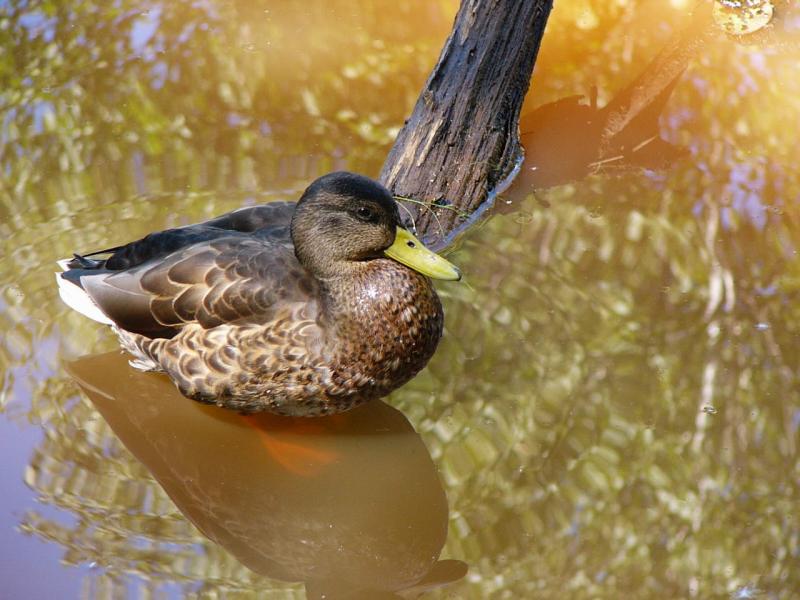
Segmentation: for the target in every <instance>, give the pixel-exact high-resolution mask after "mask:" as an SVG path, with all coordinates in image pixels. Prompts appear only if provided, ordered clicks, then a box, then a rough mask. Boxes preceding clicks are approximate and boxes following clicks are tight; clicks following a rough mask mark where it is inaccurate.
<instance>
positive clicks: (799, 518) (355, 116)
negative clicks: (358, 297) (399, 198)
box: [0, 0, 800, 599]
mask: <svg viewBox="0 0 800 600" xmlns="http://www.w3.org/2000/svg"><path fill="white" fill-rule="evenodd" d="M691 4H692V3H690V2H686V1H683V0H673V1H671V2H655V1H652V0H638V1H627V2H626V1H621V2H613V3H609V2H600V1H590V0H562V1H559V2H558V3H557V6H556V8H555V10H554V12H553V13H552V16H551V18H550V21H549V23H548V27H547V31H546V34H545V38H544V41H543V44H542V48H541V51H540V54H539V58H538V60H537V64H536V68H535V72H534V77H533V83H532V87H531V91H530V93H529V95H528V98H527V99H526V103H525V107H524V109H523V113H524V114H523V118H522V120H521V131H522V134H523V142H524V144H525V146H526V149H527V159H526V162H525V164H524V165H523V169H522V172H521V175H520V177H519V178H518V180H517V182H516V183H515V185H514V186H513V187H512V188H511V189H510V190H508V191H507V192H506V193H504V195H503V196H502V197H500V198H499V199H498V200H497V203H496V205H495V207H494V208H493V210H492V211H491V214H490V215H489V216H488V218H487V219H486V220H485V221H483V222H482V223H481V224H480V225H479V226H476V227H474V228H473V229H472V230H470V231H469V232H468V234H467V235H466V236H464V237H462V238H461V239H460V240H458V242H457V243H456V245H455V246H454V247H453V248H450V249H449V250H448V252H447V256H448V258H449V259H450V260H451V261H452V262H454V263H455V264H457V265H459V267H461V268H462V270H463V271H464V273H465V281H464V282H463V283H460V284H452V283H443V284H437V288H438V290H439V293H440V296H441V297H442V298H443V302H444V305H445V313H446V331H445V337H444V338H443V340H442V342H441V344H440V347H439V350H438V352H437V354H436V355H435V356H434V358H433V360H432V361H431V363H430V364H429V366H428V368H427V369H425V370H424V371H423V372H422V373H421V374H420V375H418V376H417V377H416V378H415V379H414V380H412V381H411V382H410V383H409V384H407V385H406V386H404V387H403V388H401V389H400V390H398V391H396V392H395V393H393V394H392V395H390V396H389V397H388V398H386V399H385V400H384V401H381V402H374V403H372V404H369V405H367V406H364V407H361V408H359V409H356V410H355V411H352V412H350V413H346V414H344V415H340V416H336V417H333V418H325V419H313V420H302V419H300V420H291V419H279V418H276V417H270V416H265V415H259V416H255V417H243V416H240V415H238V414H235V413H230V412H225V411H221V410H219V409H216V408H214V407H205V406H201V405H198V404H196V403H193V402H191V401H189V400H186V399H184V398H183V397H182V396H180V394H178V393H177V392H176V391H175V389H174V387H173V386H172V385H171V384H170V383H169V382H168V381H167V380H166V379H164V378H163V377H162V376H160V375H155V374H147V373H139V372H136V371H134V370H133V369H131V368H130V367H129V366H128V365H127V359H126V357H125V356H124V355H122V354H121V353H120V352H119V350H117V344H116V340H115V338H114V336H113V334H112V333H111V332H110V331H109V330H107V329H105V328H103V327H102V326H100V325H98V324H96V323H93V322H89V321H88V320H86V319H84V318H82V317H81V316H80V315H78V314H76V313H74V312H72V311H70V310H69V309H67V308H66V307H65V306H64V305H63V304H62V303H61V302H60V301H59V298H58V293H57V290H56V286H55V282H54V280H53V272H54V271H55V269H56V266H55V261H56V260H57V259H59V258H62V257H65V256H69V255H70V254H71V253H72V252H73V251H87V250H93V249H99V248H105V247H109V246H113V245H115V244H118V243H120V242H122V241H128V240H132V239H135V238H137V237H140V236H142V235H144V234H146V233H148V232H150V231H153V230H156V229H162V228H165V227H171V226H177V225H182V224H187V223H191V222H194V221H198V220H202V219H205V218H209V217H212V216H215V215H217V214H220V213H222V212H225V211H227V210H231V209H233V208H235V207H239V206H242V205H248V204H255V203H262V202H270V201H274V200H285V199H295V198H297V197H298V195H299V194H300V193H301V192H302V190H303V188H304V187H305V185H307V184H308V183H309V182H310V181H311V180H312V179H314V178H315V177H317V176H319V175H322V174H324V173H326V172H329V171H332V170H336V169H348V170H353V171H357V172H361V173H364V174H366V175H370V176H377V174H378V172H379V171H380V167H381V164H382V161H383V159H384V157H385V156H386V154H387V152H388V150H389V148H390V147H391V143H392V140H393V139H394V136H395V135H396V134H397V131H398V130H399V128H400V127H401V126H402V124H403V120H404V118H406V117H407V115H408V114H409V112H410V110H411V107H412V106H413V103H414V102H415V101H416V97H417V95H418V93H419V91H420V89H421V87H422V85H423V83H424V81H425V78H426V77H427V74H428V72H429V71H430V68H431V66H432V65H433V64H434V61H435V60H436V56H437V55H438V52H439V49H440V48H441V46H442V44H443V42H444V40H445V38H446V37H447V34H448V32H449V30H450V26H451V24H452V19H453V16H454V14H455V11H456V9H457V2H455V1H454V0H438V1H435V2H431V1H430V0H401V1H397V0H395V1H394V2H383V1H381V2H364V1H362V0H358V1H355V2H353V1H345V0H334V1H331V2H327V3H325V4H322V3H302V2H280V3H276V2H266V1H261V2H259V1H255V0H253V1H248V2H240V1H237V2H218V1H216V0H207V1H198V2H192V3H188V2H187V3H170V2H160V1H157V0H118V1H116V2H109V3H100V2H92V1H89V0H80V1H78V2H73V3H70V4H69V7H68V8H67V7H66V5H62V3H58V2H51V1H42V2H33V1H30V2H28V1H24V0H20V1H19V2H9V3H5V2H0V43H2V45H3V47H4V49H6V50H8V51H5V52H3V53H2V54H0V117H1V118H2V126H1V127H0V168H2V185H0V232H1V233H2V241H0V244H1V246H0V248H2V256H3V257H4V260H3V261H2V263H0V485H1V486H2V489H3V494H2V496H0V557H1V558H2V560H0V580H1V581H2V582H3V584H2V586H3V588H2V590H3V591H2V594H0V595H2V596H3V597H8V598H26V599H34V598H126V597H131V598H139V597H141V598H150V597H158V598H162V597H163V598H184V597H186V598H201V597H202V598H245V597H247V598H250V597H259V598H320V599H321V598H370V599H371V598H401V597H407V598H408V597H417V596H419V595H422V597H425V598H537V599H547V598H575V599H582V598H587V599H588V598H608V599H615V598H664V599H666V598H670V599H671V598H703V599H706V598H775V599H789V598H797V597H798V596H800V379H799V378H798V375H799V374H800V258H798V245H800V172H799V171H798V169H797V165H798V164H800V145H798V144H797V131H798V123H800V77H798V76H797V64H798V60H800V12H798V10H797V8H796V7H795V6H793V3H789V2H778V1H776V2H773V3H771V4H770V6H771V5H772V4H774V5H775V6H774V9H775V10H774V15H771V19H770V23H769V24H768V25H767V26H766V27H762V25H759V28H760V29H759V30H758V31H755V32H753V33H748V34H747V35H742V36H739V37H737V36H736V35H733V34H729V33H725V31H727V30H726V28H725V27H724V26H723V25H722V24H720V23H719V22H718V21H717V22H715V21H714V20H713V19H710V17H709V16H708V15H706V16H704V17H701V16H700V15H699V14H698V12H695V14H692V11H691ZM727 4H735V3H727ZM795 317H798V318H797V319H795Z"/></svg>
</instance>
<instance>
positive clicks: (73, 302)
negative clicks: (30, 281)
mask: <svg viewBox="0 0 800 600" xmlns="http://www.w3.org/2000/svg"><path fill="white" fill-rule="evenodd" d="M68 261H69V259H65V260H60V261H58V265H59V266H60V267H61V268H62V269H63V270H65V271H66V270H67V267H66V263H67V262H68ZM55 276H56V282H57V283H58V295H59V296H61V300H63V301H64V304H66V305H67V306H69V307H70V308H71V309H72V310H75V311H78V312H79V313H81V314H82V315H83V316H84V317H88V318H90V319H91V320H92V321H97V322H98V323H103V324H104V325H113V324H114V322H113V321H112V320H111V319H109V318H108V317H107V316H106V315H105V314H103V311H101V310H100V309H99V308H98V307H97V305H96V304H95V303H94V302H93V301H92V299H91V298H90V297H89V294H87V293H86V292H85V291H84V290H83V289H82V288H80V287H78V286H77V285H75V284H74V283H71V282H69V281H67V280H66V279H64V278H63V277H62V276H61V273H56V274H55Z"/></svg>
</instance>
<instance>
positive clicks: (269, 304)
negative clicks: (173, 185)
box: [63, 173, 443, 416]
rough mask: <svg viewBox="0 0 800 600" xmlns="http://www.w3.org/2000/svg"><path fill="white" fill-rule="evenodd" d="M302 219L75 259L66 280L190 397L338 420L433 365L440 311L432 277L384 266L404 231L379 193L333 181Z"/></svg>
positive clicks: (303, 204)
mask: <svg viewBox="0 0 800 600" xmlns="http://www.w3.org/2000/svg"><path fill="white" fill-rule="evenodd" d="M364 207H367V208H364ZM293 209H294V206H293V205H291V204H288V203H279V204H274V205H264V206H259V207H253V208H250V209H242V210H239V211H235V212H233V213H229V214H228V215H223V216H222V217H219V218H217V219H214V220H213V221H209V222H206V223H203V224H200V225H196V226H192V227H188V228H182V229H178V230H169V231H166V232H160V233H156V234H151V235H150V236H147V237H146V238H143V239H142V240H139V241H137V242H133V243H131V244H128V245H127V246H122V247H120V248H114V249H111V250H110V252H112V254H111V256H110V257H109V258H108V259H106V260H91V259H87V258H84V257H76V259H75V260H74V261H73V262H72V263H71V264H70V266H71V267H72V268H71V270H69V271H67V272H66V273H65V274H63V277H65V278H66V279H68V280H69V281H71V282H73V283H75V284H77V285H80V286H81V287H83V289H84V290H85V292H86V293H87V294H88V295H89V296H90V297H91V300H92V301H93V302H94V303H95V304H96V305H97V306H98V307H99V308H100V309H101V310H102V312H103V313H104V314H105V315H107V316H108V317H109V318H110V319H111V321H113V322H114V324H115V327H116V330H117V333H118V335H119V338H120V341H121V343H122V345H123V347H124V348H125V349H126V350H127V351H128V352H130V353H131V354H132V355H133V356H134V357H135V360H134V361H132V364H134V366H137V367H138V368H141V369H145V370H157V371H164V372H166V373H167V374H168V375H169V376H170V377H171V378H172V380H173V381H174V382H175V383H176V385H177V386H178V388H179V389H180V391H181V392H182V393H183V394H184V395H186V396H188V397H190V398H193V399H195V400H199V401H202V402H208V403H216V404H218V405H220V406H225V407H227V408H232V409H235V410H239V411H242V412H253V411H260V410H267V411H270V412H274V413H278V414H285V415H305V416H313V415H322V414H330V413H334V412H341V411H344V410H347V409H349V408H352V407H354V406H356V405H358V404H361V403H363V402H365V401H367V400H370V399H373V398H379V397H381V396H384V395H386V394H388V393H389V392H390V391H392V390H393V389H395V388H397V387H398V386H400V385H402V384H404V383H405V382H407V381H408V380H409V379H411V378H412V377H413V376H414V375H415V374H416V373H417V372H419V370H420V369H422V368H423V367H424V366H425V364H426V363H427V362H428V360H429V359H430V358H431V356H432V355H433V353H434V351H435V349H436V346H437V344H438V341H439V338H440V337H441V334H442V325H443V314H442V307H441V304H440V302H439V298H438V297H437V295H436V292H435V290H434V288H433V286H432V284H431V281H430V279H429V278H428V277H426V276H425V275H422V274H420V273H418V272H416V271H415V270H412V269H410V268H408V267H406V266H404V265H402V264H400V263H399V262H396V261H395V260H392V259H390V258H387V257H385V256H384V255H383V253H382V252H383V250H384V249H386V248H387V247H388V246H389V245H391V244H392V242H393V241H394V237H395V229H396V227H397V226H398V225H399V218H398V214H397V208H396V205H395V204H394V201H393V200H392V198H391V195H390V194H389V192H388V191H386V190H385V189H384V188H383V187H382V186H380V185H379V184H377V183H375V182H373V181H371V180H369V179H367V178H364V177H360V176H356V175H352V174H347V173H336V174H332V175H328V176H326V177H323V178H320V179H319V180H317V182H315V183H314V184H312V186H310V187H309V189H308V190H307V191H306V193H305V194H304V195H303V198H301V201H300V203H298V205H297V210H296V211H295V210H293ZM367 217H368V218H367ZM290 219H292V222H291V226H290V222H289V221H290ZM290 230H291V235H290ZM409 245H411V244H409Z"/></svg>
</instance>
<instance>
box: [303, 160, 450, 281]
mask: <svg viewBox="0 0 800 600" xmlns="http://www.w3.org/2000/svg"><path fill="white" fill-rule="evenodd" d="M292 241H293V242H294V247H295V254H296V255H297V259H298V260H299V261H300V263H301V264H302V265H303V266H304V267H306V268H307V269H308V270H309V271H311V273H312V274H313V275H315V276H316V277H318V278H320V279H328V278H333V277H341V276H343V275H346V274H348V273H350V272H352V268H353V266H354V263H360V262H363V261H367V260H371V259H375V258H386V257H387V256H388V257H390V258H393V259H394V260H397V261H398V262H401V263H403V264H405V265H407V266H409V267H411V268H412V269H416V270H418V271H420V272H422V273H424V274H426V275H428V276H431V277H441V278H445V279H457V278H458V277H459V276H460V275H459V274H458V270H457V269H455V267H453V266H452V265H450V263H448V262H447V261H445V260H444V259H443V258H441V257H439V256H437V255H435V254H433V253H432V252H430V251H429V250H427V249H426V248H425V247H424V246H423V245H422V243H421V242H419V241H418V240H417V239H416V238H414V237H413V236H411V234H410V233H408V232H407V231H406V230H405V229H403V228H402V227H401V225H400V215H399V213H398V210H397V204H396V203H395V201H394V198H393V197H392V194H391V193H390V192H389V190H387V189H386V188H385V187H383V186H382V185H381V184H380V183H378V182H377V181H374V180H372V179H370V178H368V177H364V176H363V175H356V174H355V173H347V172H344V171H341V172H337V173H330V174H328V175H324V176H322V177H320V178H319V179H317V180H316V181H314V182H313V183H312V184H311V185H310V186H308V188H307V189H306V191H305V192H304V193H303V196H302V197H301V198H300V201H299V202H298V203H297V208H296V209H295V213H294V216H293V217H292ZM396 242H397V244H396ZM400 245H401V246H402V248H398V247H395V246H400ZM442 263H444V265H446V266H447V267H449V270H448V269H445V271H447V272H446V273H443V272H439V271H438V270H437V269H441V268H444V265H443V264H442Z"/></svg>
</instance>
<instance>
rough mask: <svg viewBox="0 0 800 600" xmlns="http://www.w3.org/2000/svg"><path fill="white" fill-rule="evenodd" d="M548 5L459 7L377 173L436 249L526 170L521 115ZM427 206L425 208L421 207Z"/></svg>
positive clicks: (526, 1) (514, 0) (478, 2)
mask: <svg viewBox="0 0 800 600" xmlns="http://www.w3.org/2000/svg"><path fill="white" fill-rule="evenodd" d="M551 8H552V0H462V3H461V7H460V8H459V11H458V14H457V15H456V19H455V23H454V25H453V30H452V32H451V34H450V37H449V38H448V39H447V42H446V43H445V45H444V48H443V49H442V52H441V55H440V56H439V61H438V63H437V64H436V66H435V67H434V69H433V72H432V73H431V75H430V77H429V78H428V81H427V82H426V84H425V87H424V89H423V91H422V93H421V94H420V97H419V99H418V100H417V103H416V105H415V106H414V110H413V112H412V113H411V116H410V117H409V119H408V121H406V124H405V126H404V127H403V129H402V130H401V131H400V134H399V135H398V137H397V140H396V141H395V144H394V146H393V147H392V150H391V151H390V153H389V156H388V158H387V159H386V162H385V163H384V165H383V169H382V171H381V176H380V178H381V181H382V182H383V183H384V184H385V185H386V186H387V187H388V188H389V189H390V190H392V191H393V192H394V193H395V194H397V195H398V196H402V197H406V198H411V199H413V200H414V201H416V202H402V201H401V205H402V207H403V209H404V210H401V212H403V213H405V214H406V216H407V217H408V220H409V221H410V222H411V223H412V225H413V226H414V227H415V228H416V230H417V233H418V234H419V235H420V236H422V238H423V240H424V241H425V242H426V243H427V244H429V245H430V246H431V247H433V248H441V247H443V246H445V245H446V244H447V243H448V242H449V241H450V240H451V239H452V238H453V236H454V235H455V234H457V233H458V232H460V231H462V230H463V229H465V228H466V227H467V226H468V225H469V224H471V223H473V222H474V221H475V220H476V219H477V217H478V216H479V215H480V214H481V213H482V212H483V210H484V209H485V208H486V207H487V206H489V205H490V204H491V200H492V199H493V198H494V196H495V195H496V194H497V193H499V192H500V191H502V189H504V188H505V187H506V186H507V185H508V184H509V183H510V181H511V180H512V179H513V176H514V175H515V174H516V172H517V170H518V168H519V165H520V164H521V160H522V156H523V152H522V148H521V146H520V144H519V127H518V120H519V113H520V108H521V107H522V101H523V100H524V98H525V94H526V92H527V90H528V84H529V81H530V77H531V72H532V70H533V65H534V62H535V60H536V54H537V52H538V50H539V43H540V42H541V39H542V35H543V33H544V28H545V24H546V22H547V17H548V16H549V14H550V10H551ZM419 202H421V203H422V204H419Z"/></svg>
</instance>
